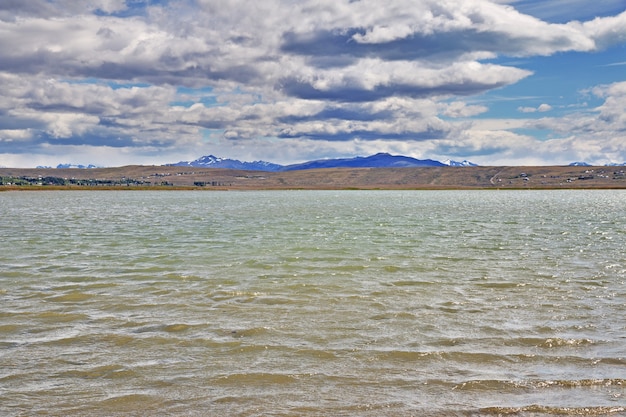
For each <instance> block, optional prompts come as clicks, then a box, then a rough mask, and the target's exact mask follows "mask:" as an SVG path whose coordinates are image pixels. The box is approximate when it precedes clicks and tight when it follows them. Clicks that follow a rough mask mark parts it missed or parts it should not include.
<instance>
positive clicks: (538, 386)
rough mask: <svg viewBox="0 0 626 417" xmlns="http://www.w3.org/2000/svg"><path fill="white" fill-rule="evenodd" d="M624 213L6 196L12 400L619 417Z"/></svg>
mask: <svg viewBox="0 0 626 417" xmlns="http://www.w3.org/2000/svg"><path fill="white" fill-rule="evenodd" d="M625 207H626V192H623V191H573V190H569V191H567V190H558V191H258V192H256V191H255V192H207V191H204V192H199V191H189V192H187V191H180V192H178V191H164V192H151V191H105V192H99V191H85V192H83V191H68V192H64V191H54V192H43V191H42V192H3V193H0V215H1V219H2V221H1V223H0V224H1V227H0V232H1V238H2V243H1V248H2V250H1V251H0V415H3V416H5V415H6V416H18V415H20V416H21V415H23V416H31V415H55V416H67V415H72V416H74V415H75V416H112V415H119V416H122V415H124V416H127V415H136V416H143V415H170V416H204V415H211V416H213V415H217V416H221V415H224V416H267V415H273V416H331V415H332V416H398V415H402V416H407V415H416V416H449V415H453V416H454V415H458V416H482V415H516V416H543V415H548V416H549V415H623V414H625V413H626V321H625V320H624V317H625V315H626V216H624V214H625V213H626V210H625Z"/></svg>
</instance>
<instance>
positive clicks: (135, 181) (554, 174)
mask: <svg viewBox="0 0 626 417" xmlns="http://www.w3.org/2000/svg"><path fill="white" fill-rule="evenodd" d="M625 171H626V168H625V167H606V166H598V167H575V166H535V167H528V166H527V167H520V166H508V167H482V166H481V167H424V168H329V169H312V170H300V171H287V172H262V171H240V170H230V169H216V168H191V167H176V166H144V165H137V166H124V167H116V168H93V169H76V168H65V169H58V168H36V169H35V168H33V169H30V168H0V176H1V177H3V181H4V184H5V185H2V186H0V187H2V188H4V189H9V188H16V187H15V186H11V185H6V184H7V182H11V181H10V180H7V178H29V179H30V181H31V184H32V185H26V186H21V187H19V188H22V189H23V188H29V187H32V186H33V185H34V186H40V187H42V188H46V187H48V188H51V187H52V185H53V182H50V178H59V179H64V180H65V181H66V185H63V186H61V187H59V186H58V184H56V185H57V186H56V188H81V187H82V188H86V187H91V188H93V187H96V188H104V187H108V188H120V187H124V188H129V187H142V188H153V187H160V188H161V187H170V188H180V187H185V188H188V187H192V188H199V189H232V190H235V189H239V190H257V189H474V188H476V189H481V188H492V189H493V188H502V189H506V188H513V189H520V188H521V189H525V188H626V175H625V173H624V172H625ZM70 182H72V184H69V183H70Z"/></svg>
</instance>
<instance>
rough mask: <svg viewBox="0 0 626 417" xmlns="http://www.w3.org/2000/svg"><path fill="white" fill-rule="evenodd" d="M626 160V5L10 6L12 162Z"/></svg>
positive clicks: (409, 1) (359, 1)
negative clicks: (384, 156) (379, 157)
mask: <svg viewBox="0 0 626 417" xmlns="http://www.w3.org/2000/svg"><path fill="white" fill-rule="evenodd" d="M377 152H389V153H392V154H402V155H407V156H413V157H416V158H432V159H438V160H445V159H453V160H463V159H468V160H470V161H472V162H475V163H478V164H480V165H548V164H568V163H570V162H574V161H586V162H589V163H594V164H606V163H611V162H620V163H621V162H624V161H626V5H625V2H624V0H385V1H380V0H263V1H259V0H219V1H218V0H84V1H75V0H28V1H24V0H0V166H8V167H32V166H37V165H51V166H56V165H57V164H59V163H75V164H95V165H99V166H119V165H127V164H163V163H169V162H177V161H180V160H192V159H196V158H198V157H200V156H203V155H208V154H213V155H217V156H221V157H227V158H233V159H240V160H245V161H252V160H259V159H261V160H266V161H271V162H275V163H282V164H287V163H296V162H302V161H307V160H312V159H321V158H329V157H351V156H358V155H360V156H367V155H371V154H374V153H377Z"/></svg>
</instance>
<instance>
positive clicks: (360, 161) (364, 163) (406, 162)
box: [283, 152, 445, 171]
mask: <svg viewBox="0 0 626 417" xmlns="http://www.w3.org/2000/svg"><path fill="white" fill-rule="evenodd" d="M440 166H445V165H444V164H442V163H441V162H439V161H435V160H432V159H415V158H411V157H409V156H399V155H391V154H389V153H386V152H380V153H377V154H375V155H371V156H366V157H363V156H357V157H354V158H336V159H318V160H315V161H309V162H304V163H301V164H294V165H287V166H286V167H284V168H283V171H295V170H301V169H319V168H409V167H440Z"/></svg>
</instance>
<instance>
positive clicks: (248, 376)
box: [217, 372, 298, 386]
mask: <svg viewBox="0 0 626 417" xmlns="http://www.w3.org/2000/svg"><path fill="white" fill-rule="evenodd" d="M297 380H298V377H297V376H296V375H288V374H274V373H265V372H261V373H258V372H257V373H245V374H230V375H224V376H221V377H218V378H217V382H218V383H222V384H234V385H240V384H245V385H246V386H248V385H259V386H265V385H267V384H291V383H293V382H296V381H297Z"/></svg>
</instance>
